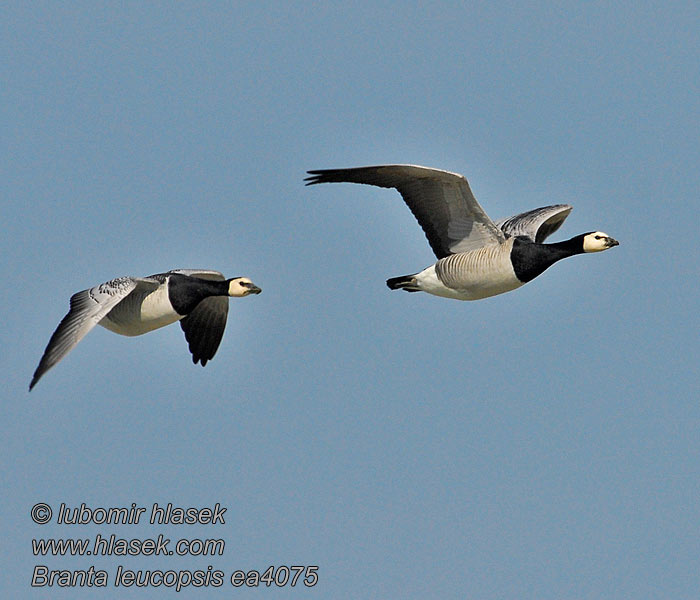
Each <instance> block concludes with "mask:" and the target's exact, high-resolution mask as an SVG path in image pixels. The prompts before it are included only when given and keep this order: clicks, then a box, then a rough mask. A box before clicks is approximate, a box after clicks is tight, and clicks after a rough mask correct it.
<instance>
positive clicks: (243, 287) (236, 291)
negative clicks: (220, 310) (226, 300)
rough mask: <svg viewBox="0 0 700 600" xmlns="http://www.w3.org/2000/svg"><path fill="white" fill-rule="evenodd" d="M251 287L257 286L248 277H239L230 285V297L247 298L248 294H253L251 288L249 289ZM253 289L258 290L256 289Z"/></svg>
mask: <svg viewBox="0 0 700 600" xmlns="http://www.w3.org/2000/svg"><path fill="white" fill-rule="evenodd" d="M251 285H252V286H255V284H254V283H253V282H252V281H251V280H250V279H248V278H247V277H239V278H238V279H234V280H233V281H232V282H231V283H229V285H228V295H229V296H232V297H233V298H241V297H243V296H247V295H248V294H251V293H252V292H251V288H250V287H249V286H251ZM253 289H257V288H255V287H254V288H253Z"/></svg>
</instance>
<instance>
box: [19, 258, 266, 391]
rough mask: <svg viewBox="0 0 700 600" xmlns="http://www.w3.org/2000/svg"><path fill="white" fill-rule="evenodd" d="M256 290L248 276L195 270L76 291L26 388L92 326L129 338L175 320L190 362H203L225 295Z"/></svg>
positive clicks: (212, 345)
mask: <svg viewBox="0 0 700 600" xmlns="http://www.w3.org/2000/svg"><path fill="white" fill-rule="evenodd" d="M260 292H261V290H260V288H259V287H258V286H256V285H255V284H254V283H253V282H252V281H251V280H250V279H248V278H247V277H234V278H232V279H224V276H223V275H222V274H221V273H219V272H218V271H206V270H198V269H175V270H172V271H168V272H167V273H158V274H156V275H151V276H149V277H118V278H117V279H112V280H111V281H107V282H106V283H101V284H100V285H97V286H95V287H93V288H90V289H88V290H83V291H82V292H78V293H76V294H74V295H73V296H72V297H71V299H70V310H69V311H68V314H67V315H66V316H65V317H64V318H63V320H62V321H61V322H60V323H59V325H58V327H57V328H56V331H54V333H53V335H52V336H51V339H50V340H49V343H48V345H47V346H46V350H45V351H44V355H43V356H42V357H41V361H40V362H39V366H38V367H37V368H36V371H35V372H34V377H32V381H31V383H30V384H29V389H30V391H31V389H32V388H33V387H34V386H35V385H36V384H37V382H38V381H39V379H40V378H41V377H42V375H44V373H46V371H48V370H49V369H50V368H51V367H53V366H54V365H55V364H56V363H58V361H60V360H61V359H62V358H63V357H64V356H65V355H66V354H68V352H70V351H71V350H72V349H73V348H74V347H75V346H76V344H77V343H78V342H79V341H80V340H82V339H83V338H84V337H85V335H86V334H87V333H88V332H89V331H90V330H91V329H92V328H93V327H94V326H95V325H102V327H105V328H106V329H109V330H110V331H113V332H114V333H119V334H120V335H128V336H134V335H142V334H144V333H148V332H149V331H153V330H154V329H158V328H160V327H165V326H166V325H170V324H171V323H174V322H175V321H180V326H181V327H182V330H183V331H184V332H185V339H186V340H187V342H188V343H189V348H190V352H191V353H192V361H193V362H194V363H195V364H196V363H197V362H198V361H199V362H201V364H202V366H204V365H206V364H207V361H208V360H211V358H213V356H214V354H216V351H217V349H218V348H219V344H220V343H221V338H222V337H223V335H224V329H225V327H226V317H227V316H228V298H227V297H228V296H231V297H234V298H238V297H243V296H248V295H249V294H259V293H260Z"/></svg>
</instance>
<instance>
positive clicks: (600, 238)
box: [595, 235, 603, 240]
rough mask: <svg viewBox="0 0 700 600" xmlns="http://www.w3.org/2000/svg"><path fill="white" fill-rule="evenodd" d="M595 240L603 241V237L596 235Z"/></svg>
mask: <svg viewBox="0 0 700 600" xmlns="http://www.w3.org/2000/svg"><path fill="white" fill-rule="evenodd" d="M595 239H597V240H602V239H603V236H602V235H597V236H595Z"/></svg>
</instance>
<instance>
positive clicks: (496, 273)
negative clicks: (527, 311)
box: [305, 165, 618, 300]
mask: <svg viewBox="0 0 700 600" xmlns="http://www.w3.org/2000/svg"><path fill="white" fill-rule="evenodd" d="M308 173H309V175H310V177H307V178H306V179H305V181H306V182H307V184H306V185H313V184H316V183H339V182H348V183H365V184H369V185H375V186H378V187H384V188H395V189H397V190H398V191H399V193H400V194H401V196H402V197H403V199H404V201H405V202H406V204H408V207H409V208H410V209H411V212H412V213H413V215H414V216H415V217H416V219H417V220H418V223H419V224H420V226H421V227H422V228H423V231H424V232H425V235H426V237H427V238H428V242H429V243H430V247H431V248H432V249H433V252H435V256H437V258H438V261H437V262H436V263H435V264H433V265H431V266H429V267H428V268H427V269H424V270H423V271H420V272H419V273H413V274H412V275H403V276H401V277H393V278H391V279H388V280H387V282H386V283H387V285H388V286H389V287H390V288H391V289H392V290H397V289H402V290H406V291H407V292H418V291H422V292H428V293H429V294H434V295H436V296H444V297H446V298H456V299H458V300H479V299H481V298H487V297H489V296H495V295H496V294H503V293H504V292H509V291H511V290H514V289H516V288H518V287H520V286H521V285H524V284H525V283H527V282H528V281H530V280H532V279H534V278H535V277H537V276H538V275H539V274H540V273H542V272H543V271H544V270H545V269H547V268H548V267H550V266H551V265H553V264H554V263H555V262H557V261H558V260H561V259H562V258H567V257H568V256H573V255H574V254H583V253H586V252H600V251H602V250H607V249H608V248H612V247H613V246H617V245H618V242H617V240H614V239H613V238H611V237H610V236H609V235H607V234H606V233H603V232H601V231H593V232H590V233H584V234H581V235H577V236H576V237H573V238H571V239H570V240H566V241H564V242H557V243H554V244H544V243H543V242H544V240H545V238H547V236H549V235H550V234H552V233H554V232H555V231H556V230H557V229H559V227H560V226H561V224H562V223H563V222H564V219H566V217H567V216H568V215H569V213H570V212H571V208H572V207H571V206H569V205H568V204H557V205H554V206H545V207H542V208H536V209H534V210H531V211H528V212H524V213H522V214H519V215H515V216H513V217H509V218H507V219H503V220H501V221H498V222H496V223H494V222H493V221H492V220H491V219H490V218H489V216H488V215H487V214H486V213H485V212H484V209H483V208H481V206H480V205H479V203H478V202H477V201H476V198H474V195H473V194H472V191H471V189H470V188H469V183H468V182H467V180H466V178H465V177H463V176H462V175H459V174H457V173H450V172H448V171H442V170H440V169H431V168H428V167H419V166H415V165H381V166H374V167H356V168H351V169H324V170H318V171H308Z"/></svg>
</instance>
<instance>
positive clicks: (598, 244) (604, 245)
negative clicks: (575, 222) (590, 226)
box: [583, 231, 617, 252]
mask: <svg viewBox="0 0 700 600" xmlns="http://www.w3.org/2000/svg"><path fill="white" fill-rule="evenodd" d="M611 240H612V238H611V237H610V236H609V235H608V234H607V233H603V232H602V231H594V232H593V233H589V234H588V235H587V236H586V237H584V238H583V251H584V252H601V251H603V250H607V249H608V248H611V247H612V246H615V245H617V244H611V243H610V242H611Z"/></svg>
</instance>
